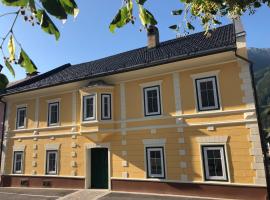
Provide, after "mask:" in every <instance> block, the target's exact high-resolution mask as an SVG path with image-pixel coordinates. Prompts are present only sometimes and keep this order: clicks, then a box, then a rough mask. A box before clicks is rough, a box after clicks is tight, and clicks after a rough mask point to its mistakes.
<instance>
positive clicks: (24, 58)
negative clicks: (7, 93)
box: [18, 49, 37, 74]
mask: <svg viewBox="0 0 270 200" xmlns="http://www.w3.org/2000/svg"><path fill="white" fill-rule="evenodd" d="M18 63H19V65H21V66H22V67H23V68H24V69H25V71H26V72H27V73H29V74H32V73H33V72H35V71H37V67H36V65H35V64H34V63H33V61H32V60H31V59H30V58H29V56H28V55H27V54H26V53H25V51H24V50H23V49H21V53H20V58H19V61H18Z"/></svg>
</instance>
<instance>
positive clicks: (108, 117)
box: [101, 93, 112, 120]
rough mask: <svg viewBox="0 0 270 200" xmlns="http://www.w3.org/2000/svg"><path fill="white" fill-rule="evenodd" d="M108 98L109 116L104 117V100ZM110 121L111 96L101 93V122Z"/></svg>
mask: <svg viewBox="0 0 270 200" xmlns="http://www.w3.org/2000/svg"><path fill="white" fill-rule="evenodd" d="M105 98H109V105H108V109H109V110H108V114H109V116H105V115H104V107H105V106H104V99H105ZM111 119H112V95H111V94H109V93H102V94H101V120H111Z"/></svg>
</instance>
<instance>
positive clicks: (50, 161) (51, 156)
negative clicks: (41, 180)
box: [46, 151, 58, 174]
mask: <svg viewBox="0 0 270 200" xmlns="http://www.w3.org/2000/svg"><path fill="white" fill-rule="evenodd" d="M57 154H58V152H57V151H47V154H46V174H57V162H58V158H57V157H58V155H57Z"/></svg>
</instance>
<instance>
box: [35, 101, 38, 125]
mask: <svg viewBox="0 0 270 200" xmlns="http://www.w3.org/2000/svg"><path fill="white" fill-rule="evenodd" d="M38 126H39V98H38V97H37V98H36V102H35V127H36V128H38Z"/></svg>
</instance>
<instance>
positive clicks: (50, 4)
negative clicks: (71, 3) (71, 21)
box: [40, 0, 67, 19]
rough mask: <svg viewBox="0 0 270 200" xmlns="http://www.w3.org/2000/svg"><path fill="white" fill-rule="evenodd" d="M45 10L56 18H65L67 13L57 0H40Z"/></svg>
mask: <svg viewBox="0 0 270 200" xmlns="http://www.w3.org/2000/svg"><path fill="white" fill-rule="evenodd" d="M40 1H41V3H42V5H43V7H44V8H45V10H46V11H47V12H48V13H49V14H51V15H53V16H55V17H57V18H58V19H67V13H66V11H65V9H64V8H63V6H62V4H61V3H60V1H59V0H40Z"/></svg>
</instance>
